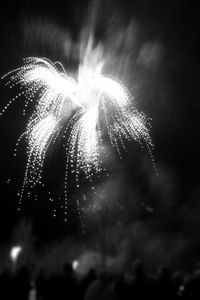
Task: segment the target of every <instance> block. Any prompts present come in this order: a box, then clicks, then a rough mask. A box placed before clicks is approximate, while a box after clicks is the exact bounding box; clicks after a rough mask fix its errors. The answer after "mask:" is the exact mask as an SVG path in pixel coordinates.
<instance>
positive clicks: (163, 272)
mask: <svg viewBox="0 0 200 300" xmlns="http://www.w3.org/2000/svg"><path fill="white" fill-rule="evenodd" d="M157 296H158V299H163V300H164V299H166V300H167V299H168V300H169V299H173V298H174V297H175V296H176V289H175V286H174V284H173V282H172V278H171V276H170V273H169V270H168V269H167V267H166V266H159V269H158V279H157Z"/></svg>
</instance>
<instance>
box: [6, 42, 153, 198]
mask: <svg viewBox="0 0 200 300" xmlns="http://www.w3.org/2000/svg"><path fill="white" fill-rule="evenodd" d="M61 66H62V65H61V64H60V63H57V62H56V63H52V62H51V61H50V60H48V59H46V58H37V57H31V58H27V59H25V60H24V65H23V66H22V67H20V68H18V69H15V70H13V71H11V72H9V73H7V74H6V75H4V76H3V78H9V79H8V82H7V85H10V87H13V86H15V85H19V86H20V91H21V93H19V94H18V95H16V97H15V98H14V99H13V100H11V101H10V102H9V103H8V104H7V105H6V107H5V108H4V109H3V110H2V113H4V112H5V110H6V109H7V108H8V107H9V106H10V104H12V103H13V101H15V100H16V99H18V98H19V96H21V95H24V96H25V99H26V100H25V106H24V110H23V113H24V114H25V113H26V108H27V106H28V105H29V104H30V103H31V102H34V105H35V106H34V107H35V109H34V111H33V113H32V115H31V117H30V118H29V120H28V122H27V126H26V130H25V132H24V133H23V135H22V136H21V137H20V138H19V140H18V142H19V141H20V140H21V138H22V137H24V136H25V138H26V141H27V153H28V160H27V166H26V172H25V177H24V183H23V187H22V193H21V195H23V192H24V189H25V187H26V186H27V185H31V186H35V185H36V184H40V183H41V177H42V169H43V164H44V159H45V156H46V151H47V149H48V147H49V146H50V144H52V143H53V142H54V141H55V140H56V138H57V136H58V135H59V133H60V132H61V129H62V128H63V127H65V130H64V134H63V138H64V141H65V149H66V175H65V189H66V190H67V177H68V168H69V167H70V168H72V169H73V170H74V173H75V176H76V180H77V181H78V174H79V172H80V171H83V172H84V173H85V176H86V178H88V179H90V180H92V177H93V176H94V174H96V173H98V172H100V171H101V170H102V169H103V164H102V161H101V151H102V149H103V136H104V135H103V133H105V132H106V134H107V136H108V137H109V140H110V143H111V145H112V146H113V147H114V148H115V149H116V150H117V152H118V154H119V155H120V156H121V150H122V149H126V146H125V141H126V140H136V141H138V142H139V143H141V144H143V143H145V144H146V145H147V147H148V149H149V151H150V153H151V149H152V147H153V144H152V142H151V138H150V134H149V126H148V119H147V118H146V116H145V115H144V114H143V113H140V112H138V111H137V110H136V109H134V108H133V102H134V101H133V96H132V95H131V94H130V93H129V91H128V90H127V88H126V87H125V85H124V84H123V83H122V82H120V81H119V80H117V79H115V78H113V77H111V76H108V75H105V74H104V73H103V67H104V60H103V55H102V51H100V49H99V48H98V47H96V48H94V47H93V45H92V41H91V40H89V42H88V44H87V47H86V49H85V52H84V58H83V60H82V62H81V63H80V66H79V70H78V76H77V79H76V80H75V79H73V78H72V77H70V76H69V75H68V74H67V73H66V71H65V70H64V68H63V67H62V69H61ZM2 113H1V114H2ZM62 132H63V131H62ZM17 144H18V143H17Z"/></svg>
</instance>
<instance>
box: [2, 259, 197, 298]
mask: <svg viewBox="0 0 200 300" xmlns="http://www.w3.org/2000/svg"><path fill="white" fill-rule="evenodd" d="M0 292H1V295H5V296H4V299H8V300H10V299H12V300H13V299H14V298H17V299H20V300H25V299H26V300H55V299H58V300H60V299H73V300H101V299H102V300H124V299H127V300H128V299H130V300H131V299H147V297H148V298H149V297H150V298H152V299H162V300H165V299H200V275H198V274H190V275H188V274H184V273H182V272H180V271H175V272H173V273H171V272H170V271H169V270H168V268H167V267H165V266H160V267H159V268H158V272H157V274H156V275H154V276H153V275H150V274H148V273H147V272H145V268H144V266H143V264H142V262H141V261H139V260H138V261H136V262H135V264H134V268H133V270H132V272H129V273H126V272H123V273H117V274H112V273H111V272H108V271H106V270H103V271H101V272H97V271H96V270H94V269H91V270H90V271H89V272H88V274H87V275H84V276H77V273H76V271H74V270H73V268H72V265H71V264H66V265H65V266H64V268H63V271H62V272H60V273H57V274H56V273H55V274H53V275H51V276H47V274H46V273H45V272H44V271H40V272H39V273H38V274H37V275H34V276H33V275H31V270H30V268H29V269H28V268H27V267H25V266H23V267H21V268H20V269H19V270H17V271H15V272H13V270H11V269H10V268H4V269H3V270H1V272H0Z"/></svg>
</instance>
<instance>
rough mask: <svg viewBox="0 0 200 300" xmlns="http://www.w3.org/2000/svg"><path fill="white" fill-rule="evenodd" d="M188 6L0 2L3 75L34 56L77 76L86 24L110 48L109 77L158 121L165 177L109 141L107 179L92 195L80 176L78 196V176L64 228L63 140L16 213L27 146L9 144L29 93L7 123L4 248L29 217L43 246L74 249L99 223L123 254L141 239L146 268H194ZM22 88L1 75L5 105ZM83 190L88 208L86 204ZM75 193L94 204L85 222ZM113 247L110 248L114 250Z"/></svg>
mask: <svg viewBox="0 0 200 300" xmlns="http://www.w3.org/2000/svg"><path fill="white" fill-rule="evenodd" d="M191 3H192V2H191V1H181V0H177V1H176V0H169V1H159V0H154V1H153V0H146V1H145V0H143V1H141V0H140V1H128V0H126V1H119V0H118V1H99V3H98V2H95V4H94V5H91V4H90V3H89V2H88V1H80V0H79V1H78V0H76V1H71V2H69V1H52V2H48V1H34V2H32V1H13V2H12V3H11V2H7V3H4V4H1V5H0V38H1V46H0V74H1V75H3V74H5V73H6V72H8V71H10V70H11V69H14V68H15V67H18V66H21V64H22V58H23V57H27V56H45V57H47V58H49V59H52V60H53V61H56V60H59V61H61V62H62V63H63V65H64V67H65V68H66V69H68V70H70V71H72V72H74V71H75V70H76V68H77V65H78V62H79V57H78V55H77V54H76V51H75V50H74V49H77V48H76V45H78V43H79V41H80V36H81V31H82V29H83V28H84V27H85V28H88V27H93V31H94V33H95V41H96V43H102V44H103V45H104V48H105V53H106V57H107V62H108V64H107V66H106V71H107V73H113V74H114V75H115V76H116V77H118V78H120V79H122V80H124V81H125V82H126V84H127V87H128V88H129V89H130V90H131V92H132V93H133V95H134V97H135V104H134V105H135V106H136V107H137V109H138V110H139V111H143V112H144V113H145V114H146V115H147V116H148V117H150V118H152V121H151V125H152V129H151V136H152V140H153V142H154V145H155V149H154V151H153V155H154V159H155V163H156V167H157V169H158V173H159V176H157V175H156V171H155V169H154V168H153V163H152V161H151V158H150V155H149V153H148V151H147V149H145V148H144V149H141V148H140V147H139V146H138V145H137V144H136V143H135V142H133V143H129V144H128V145H127V149H128V152H127V153H126V154H124V157H123V160H119V159H118V158H117V155H116V153H114V150H112V149H110V147H109V145H108V152H109V156H108V159H107V161H106V162H105V166H106V167H107V170H108V173H109V174H110V176H109V178H106V177H105V176H104V174H102V177H101V176H100V178H97V179H96V180H95V181H94V184H93V185H94V187H95V190H96V194H94V193H92V189H91V186H90V185H89V184H88V183H87V182H85V181H84V179H83V180H82V185H81V188H80V190H78V191H77V190H76V189H75V187H74V184H73V180H72V183H71V186H70V187H69V209H68V214H69V218H68V222H67V223H66V222H64V212H63V210H62V209H61V208H60V206H62V201H63V200H62V198H63V184H64V183H63V165H64V162H63V160H62V159H60V158H59V157H60V155H59V153H60V152H59V147H57V149H53V150H50V151H49V154H48V157H47V160H46V164H45V170H44V177H45V184H46V187H45V188H43V189H39V188H38V190H36V191H34V195H35V193H36V194H38V200H37V201H35V196H30V197H28V196H27V195H26V196H25V197H24V198H25V199H24V200H23V204H22V210H21V211H20V212H18V210H17V208H18V198H17V195H16V194H17V192H18V191H19V189H20V186H21V184H22V181H23V174H24V170H25V164H26V154H25V143H24V142H22V144H21V146H20V148H19V151H18V155H17V158H16V159H13V150H14V148H15V143H16V141H17V138H18V136H19V135H20V134H21V133H22V132H23V130H24V128H25V125H26V121H27V117H23V116H22V113H21V109H22V107H23V99H21V100H18V104H17V103H15V104H13V105H12V107H11V108H10V109H9V110H8V111H7V113H6V114H5V115H4V116H2V117H1V119H0V140H1V148H0V154H1V155H0V198H1V200H0V201H1V202H0V240H1V241H2V244H6V243H7V242H8V243H11V240H12V236H13V232H14V231H15V230H16V228H17V224H19V223H20V221H21V220H23V219H24V218H26V219H28V220H31V222H32V224H33V231H34V235H35V236H36V237H37V238H36V240H37V245H38V247H39V246H40V245H44V244H46V243H49V242H50V241H58V240H61V239H62V238H65V237H66V236H70V238H72V237H73V238H74V239H76V241H75V242H73V243H74V244H73V245H74V246H72V247H79V244H81V243H82V240H83V239H84V238H85V237H86V239H87V243H90V241H93V238H94V235H95V232H96V231H98V228H99V224H100V227H101V226H102V227H103V228H104V230H105V232H107V234H108V235H109V236H114V237H113V239H115V242H116V243H117V245H118V248H119V249H121V250H119V253H120V251H121V252H123V253H124V252H125V253H127V252H128V249H129V248H128V247H129V246H128V245H129V244H130V243H133V252H134V255H133V256H134V257H140V258H142V259H143V260H144V261H145V262H146V264H147V265H148V266H149V267H152V265H153V266H156V265H157V264H158V263H167V264H168V265H169V266H172V267H173V268H183V269H186V270H187V269H192V268H195V266H196V265H197V262H198V259H199V251H200V235H199V225H200V201H199V200H200V199H199V198H200V188H199V179H200V175H199V169H200V168H199V167H200V160H199V152H200V146H199V137H200V136H199V110H200V106H199V96H200V90H199V80H200V76H199V67H200V59H199V50H200V49H199V33H200V24H199V23H200V21H199V20H200V18H199V10H198V8H197V6H195V4H194V2H193V3H192V4H191ZM113 66H115V68H113ZM16 92H17V87H16V88H14V89H13V90H10V89H9V88H8V87H5V86H4V82H1V86H0V99H1V107H3V106H4V105H5V104H6V103H7V102H8V101H9V100H10V99H11V98H12V97H13V96H14V95H15V94H16ZM30 111H31V108H30ZM49 191H51V196H50V195H49V194H48V193H49ZM83 194H86V195H87V198H88V200H87V204H85V203H84V201H83V200H81V199H82V195H83ZM51 197H52V198H53V199H54V201H50V200H49V199H51ZM59 197H60V198H59ZM77 199H80V202H81V205H82V207H84V208H85V210H86V213H85V214H84V213H83V212H81V215H82V217H80V216H79V211H78V209H77V204H76V200H77ZM97 204H98V205H99V207H98V209H97V208H96V207H97V206H98V205H97ZM54 210H56V214H55V211H54ZM54 214H55V215H56V216H55V217H54V216H53V215H54ZM83 215H84V216H83ZM102 223H103V225H101V224H102ZM116 226H119V228H118V227H116ZM112 242H113V241H109V243H112ZM91 243H92V242H91ZM109 243H108V248H109V251H110V249H111V248H113V245H110V244H109ZM113 244H114V242H113ZM75 245H76V246H75ZM123 245H125V247H123ZM122 249H123V250H122Z"/></svg>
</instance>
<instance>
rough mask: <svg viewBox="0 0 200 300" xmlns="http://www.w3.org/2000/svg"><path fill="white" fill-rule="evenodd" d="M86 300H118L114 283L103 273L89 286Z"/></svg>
mask: <svg viewBox="0 0 200 300" xmlns="http://www.w3.org/2000/svg"><path fill="white" fill-rule="evenodd" d="M84 300H117V295H116V290H115V284H114V281H113V280H111V278H110V276H109V275H108V274H107V273H105V272H102V273H101V274H100V276H99V278H98V279H96V280H94V281H93V282H91V284H90V285H89V287H88V289H87V291H86V293H85V296H84Z"/></svg>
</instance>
